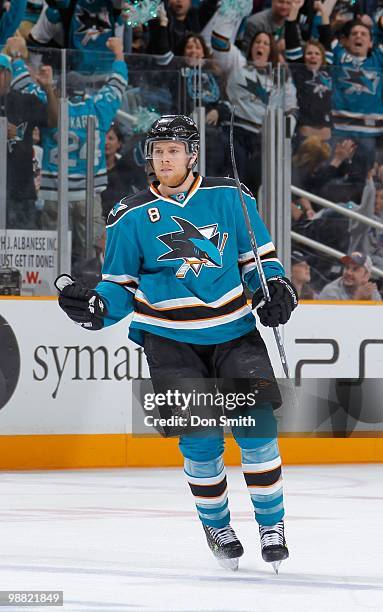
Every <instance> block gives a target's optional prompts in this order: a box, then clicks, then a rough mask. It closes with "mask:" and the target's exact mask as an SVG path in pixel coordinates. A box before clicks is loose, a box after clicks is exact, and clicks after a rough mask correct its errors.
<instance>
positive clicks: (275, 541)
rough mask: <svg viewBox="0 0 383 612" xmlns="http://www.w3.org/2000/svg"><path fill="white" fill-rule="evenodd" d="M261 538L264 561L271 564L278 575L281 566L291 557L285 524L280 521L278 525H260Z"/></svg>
mask: <svg viewBox="0 0 383 612" xmlns="http://www.w3.org/2000/svg"><path fill="white" fill-rule="evenodd" d="M259 534H260V536H261V547H262V559H263V560H264V561H266V562H267V563H271V564H272V566H273V568H274V571H275V573H276V574H278V570H279V566H280V564H281V563H282V561H284V559H287V558H288V556H289V551H288V549H287V546H286V540H285V535H284V523H283V521H279V523H277V524H276V525H259Z"/></svg>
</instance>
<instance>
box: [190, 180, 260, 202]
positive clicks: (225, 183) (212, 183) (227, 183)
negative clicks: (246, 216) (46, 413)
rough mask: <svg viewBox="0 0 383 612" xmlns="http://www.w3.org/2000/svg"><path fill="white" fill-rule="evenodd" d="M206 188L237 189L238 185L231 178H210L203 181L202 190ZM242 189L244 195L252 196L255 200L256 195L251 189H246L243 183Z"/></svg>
mask: <svg viewBox="0 0 383 612" xmlns="http://www.w3.org/2000/svg"><path fill="white" fill-rule="evenodd" d="M204 187H206V188H209V187H235V188H237V183H236V182H235V179H233V178H229V177H214V176H208V177H205V178H204V179H203V181H202V183H201V187H200V189H203V188H204ZM241 187H242V191H243V193H246V195H248V196H250V197H251V198H254V195H253V194H252V193H251V191H250V189H248V188H247V187H246V185H244V184H243V183H241Z"/></svg>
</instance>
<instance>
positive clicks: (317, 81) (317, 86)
mask: <svg viewBox="0 0 383 612" xmlns="http://www.w3.org/2000/svg"><path fill="white" fill-rule="evenodd" d="M305 83H306V85H309V86H310V87H312V89H313V93H314V94H316V95H317V96H318V97H319V98H323V97H324V96H325V94H326V93H327V92H328V91H331V87H332V80H331V78H330V77H329V75H328V74H327V73H326V72H322V71H319V72H317V73H315V72H314V73H313V76H312V78H311V79H310V80H308V81H305Z"/></svg>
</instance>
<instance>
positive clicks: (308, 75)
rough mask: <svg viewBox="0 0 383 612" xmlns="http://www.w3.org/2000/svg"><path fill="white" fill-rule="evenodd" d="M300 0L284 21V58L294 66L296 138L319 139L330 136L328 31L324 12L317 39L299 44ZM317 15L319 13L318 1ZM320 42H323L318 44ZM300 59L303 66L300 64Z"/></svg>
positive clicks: (329, 47)
mask: <svg viewBox="0 0 383 612" xmlns="http://www.w3.org/2000/svg"><path fill="white" fill-rule="evenodd" d="M303 4H304V0H297V1H294V2H293V4H292V8H291V11H290V14H289V16H288V18H287V20H286V24H285V36H286V59H287V60H288V61H289V62H290V63H291V62H294V65H292V66H291V73H292V77H293V81H294V84H295V87H296V89H297V100H298V116H297V123H298V125H297V135H298V136H299V139H300V140H301V139H304V138H307V137H309V136H318V138H320V139H321V140H330V138H331V89H332V81H331V72H330V71H329V70H328V69H327V68H326V66H325V64H326V51H327V52H330V51H331V32H330V25H329V18H328V14H326V13H325V14H324V16H323V18H322V28H321V42H319V41H317V40H309V41H307V43H306V44H305V46H304V48H303V47H302V43H301V40H302V36H301V33H300V28H299V25H298V22H297V18H298V13H299V9H300V8H301V6H302V5H303ZM316 5H318V11H317V14H318V15H321V13H322V7H323V5H322V3H321V2H318V3H316ZM322 43H323V44H322ZM302 58H303V61H304V65H302V64H301V62H302Z"/></svg>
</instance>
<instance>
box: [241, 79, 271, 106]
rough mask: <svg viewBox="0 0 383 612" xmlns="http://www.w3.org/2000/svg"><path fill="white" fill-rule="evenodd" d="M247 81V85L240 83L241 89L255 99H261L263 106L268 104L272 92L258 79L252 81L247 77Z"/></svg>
mask: <svg viewBox="0 0 383 612" xmlns="http://www.w3.org/2000/svg"><path fill="white" fill-rule="evenodd" d="M245 80H246V85H242V84H241V83H238V85H239V87H242V89H245V90H246V91H247V92H248V93H250V94H251V95H253V96H255V98H259V100H261V102H263V104H268V102H269V98H270V92H269V91H267V89H265V88H264V87H263V85H262V83H261V81H260V79H259V78H258V77H257V78H256V80H255V81H253V80H252V79H249V78H248V77H245Z"/></svg>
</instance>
